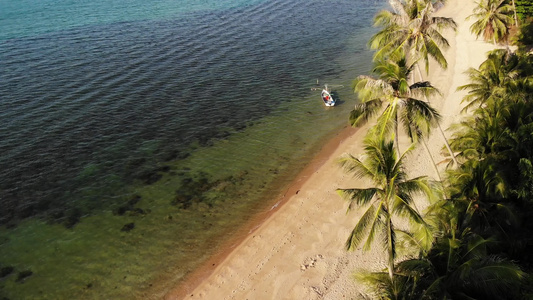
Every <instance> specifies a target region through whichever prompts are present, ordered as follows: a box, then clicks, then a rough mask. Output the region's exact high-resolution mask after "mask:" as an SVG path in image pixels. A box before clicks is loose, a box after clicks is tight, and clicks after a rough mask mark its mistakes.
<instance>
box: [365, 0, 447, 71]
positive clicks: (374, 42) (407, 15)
mask: <svg viewBox="0 0 533 300" xmlns="http://www.w3.org/2000/svg"><path fill="white" fill-rule="evenodd" d="M390 3H391V5H392V7H393V9H394V11H392V12H391V11H388V10H383V11H380V12H379V13H378V14H377V15H376V16H375V18H374V26H376V27H381V28H382V29H381V30H380V31H379V32H378V33H376V34H375V35H374V36H373V37H372V38H370V41H369V46H370V48H371V49H375V50H378V51H377V52H376V54H375V57H376V58H378V59H379V58H382V57H385V56H387V55H390V54H391V53H397V52H403V51H405V52H406V53H408V54H409V59H410V60H411V61H417V60H418V59H419V58H422V59H423V60H424V62H425V66H426V72H427V71H428V70H429V57H431V58H433V59H434V60H435V61H436V62H437V63H438V64H439V65H440V66H441V67H443V68H447V66H448V63H447V61H446V58H445V57H444V55H443V53H442V50H441V48H444V49H446V48H448V47H449V43H448V40H446V38H444V36H442V34H441V32H440V31H441V30H443V29H446V28H451V29H453V30H455V29H456V28H457V24H456V23H455V22H454V21H453V19H451V18H444V17H433V16H432V13H433V12H434V8H433V5H432V3H431V1H428V0H391V1H390Z"/></svg>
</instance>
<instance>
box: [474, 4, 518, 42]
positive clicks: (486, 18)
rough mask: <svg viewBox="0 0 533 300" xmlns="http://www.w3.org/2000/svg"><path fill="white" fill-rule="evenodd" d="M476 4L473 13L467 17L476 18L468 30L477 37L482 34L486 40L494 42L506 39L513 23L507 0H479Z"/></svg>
mask: <svg viewBox="0 0 533 300" xmlns="http://www.w3.org/2000/svg"><path fill="white" fill-rule="evenodd" d="M477 4H478V6H477V7H476V8H475V9H474V13H473V14H472V15H470V16H468V18H467V19H470V18H475V19H476V21H475V22H474V24H472V26H470V31H471V32H472V33H473V34H475V35H476V36H478V37H479V36H483V39H485V40H486V41H488V40H492V41H493V43H494V44H496V43H497V42H502V41H506V40H507V37H508V36H509V27H510V25H511V24H512V23H513V19H512V17H511V16H510V15H511V13H512V7H511V6H510V5H509V3H508V0H480V2H478V3H477Z"/></svg>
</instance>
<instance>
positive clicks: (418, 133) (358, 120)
mask: <svg viewBox="0 0 533 300" xmlns="http://www.w3.org/2000/svg"><path fill="white" fill-rule="evenodd" d="M412 71H413V65H407V61H406V59H405V57H404V56H403V57H400V58H399V59H398V60H397V61H394V60H386V61H385V60H378V61H377V62H376V66H375V67H374V70H373V72H374V73H375V74H377V75H378V78H373V77H370V76H363V75H362V76H359V77H358V78H357V79H356V80H355V82H354V90H355V92H356V93H358V95H359V99H361V101H362V102H361V103H359V104H357V105H356V106H355V109H354V110H353V111H352V112H351V114H350V123H351V125H352V126H354V127H358V126H361V125H363V124H364V123H366V122H368V120H369V119H370V118H372V117H374V116H376V115H378V114H379V113H380V112H381V114H380V117H379V118H378V120H377V124H376V126H375V128H374V129H373V130H372V131H370V132H369V134H374V135H377V136H379V137H380V138H386V137H388V135H390V134H393V135H394V137H395V138H396V146H397V147H398V141H397V138H398V126H399V124H401V125H402V127H403V130H404V131H405V132H406V133H407V135H408V137H409V138H410V139H411V142H415V141H418V140H419V138H421V137H423V136H427V135H428V134H429V132H430V129H431V127H433V126H435V125H436V124H438V122H439V119H440V115H439V114H438V113H437V111H436V110H435V109H434V108H432V107H431V105H430V104H429V103H427V102H425V101H422V100H419V99H417V98H416V97H417V96H422V95H424V96H426V95H433V94H436V93H438V90H437V89H436V88H434V87H433V86H432V85H431V83H429V82H427V81H424V82H416V83H414V84H411V85H409V83H408V80H409V76H410V74H411V73H412ZM383 107H385V108H383ZM424 145H425V143H424ZM426 148H427V147H426ZM426 150H427V151H428V154H429V150H428V149H426ZM398 152H399V149H398ZM429 157H430V158H431V160H432V162H433V158H432V157H431V154H429ZM433 165H434V167H435V171H436V174H437V176H438V177H439V178H440V175H439V172H438V170H437V169H436V166H435V163H434V162H433Z"/></svg>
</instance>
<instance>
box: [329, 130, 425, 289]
mask: <svg viewBox="0 0 533 300" xmlns="http://www.w3.org/2000/svg"><path fill="white" fill-rule="evenodd" d="M412 148H413V147H410V148H409V149H408V150H407V151H406V152H404V153H403V154H402V155H401V156H399V157H398V155H397V153H396V151H395V149H394V143H393V142H392V141H385V140H383V139H376V138H375V137H367V138H366V139H365V157H364V158H363V159H362V160H360V159H358V158H355V157H353V156H347V157H344V158H343V159H342V160H341V164H342V165H343V166H344V168H345V169H346V170H347V171H349V172H351V173H354V175H355V176H356V177H358V178H367V179H370V180H371V181H372V182H373V185H374V186H373V187H370V188H349V189H338V190H337V192H338V193H339V194H340V195H341V196H342V197H343V198H346V199H347V200H348V201H349V202H350V204H349V206H348V211H350V210H351V209H353V208H354V207H356V206H367V207H366V210H365V212H364V214H363V216H362V217H361V218H360V220H359V221H358V222H357V224H356V225H355V227H354V229H353V230H352V233H351V234H350V236H349V238H348V240H347V241H346V248H347V249H348V250H354V249H355V248H356V247H358V246H359V245H360V244H362V243H364V246H363V249H364V250H369V249H370V248H371V245H372V243H373V242H374V240H375V239H376V237H378V236H380V237H381V238H382V239H381V241H383V244H382V246H383V249H384V250H386V253H387V256H388V263H387V269H388V275H389V278H390V280H391V282H392V281H393V280H394V274H393V273H394V259H395V258H396V231H395V230H396V227H395V224H394V222H393V219H392V216H393V215H396V216H399V217H406V218H408V219H409V220H410V221H412V222H414V223H416V224H422V225H425V222H424V220H423V219H422V216H421V215H420V214H419V213H418V211H417V209H416V208H415V207H414V203H413V195H415V194H417V193H422V194H423V195H425V196H426V197H427V198H428V199H433V197H434V192H433V191H432V188H433V186H432V184H431V182H429V181H428V179H427V178H426V177H417V178H413V179H407V174H406V173H405V171H404V168H403V163H404V159H405V156H406V155H407V153H409V152H410V151H411V150H412ZM418 233H419V234H420V236H421V237H420V240H426V241H427V242H426V245H430V244H431V234H430V232H429V229H428V228H427V227H426V226H422V227H421V228H420V231H419V232H418Z"/></svg>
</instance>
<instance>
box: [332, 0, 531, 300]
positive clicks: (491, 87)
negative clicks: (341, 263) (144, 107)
mask: <svg viewBox="0 0 533 300" xmlns="http://www.w3.org/2000/svg"><path fill="white" fill-rule="evenodd" d="M433 2H434V1H433ZM524 3H527V4H529V3H530V1H518V0H517V1H516V6H517V9H516V10H517V11H519V9H521V8H523V7H526V5H525V4H524ZM391 4H392V6H393V11H384V12H380V13H379V14H378V15H377V16H376V18H375V20H376V25H377V26H379V27H380V28H381V30H380V31H379V32H378V33H377V34H376V35H375V36H374V37H373V38H372V39H371V41H370V46H371V47H372V48H374V49H375V50H377V51H376V56H375V63H376V67H375V69H374V73H375V74H376V75H377V76H378V78H372V77H369V76H360V77H359V78H358V79H356V81H355V84H354V88H355V91H356V92H357V93H358V94H359V96H360V99H361V104H358V105H356V107H355V109H354V111H353V112H352V114H351V116H350V121H351V123H352V125H354V126H359V125H360V124H361V123H363V122H366V121H367V120H369V119H370V118H371V117H373V116H378V117H377V123H376V125H375V126H374V127H372V129H370V130H369V134H368V137H367V138H366V140H365V153H364V156H362V157H361V158H359V159H358V158H355V157H351V156H349V157H346V158H344V159H343V160H342V162H343V165H344V166H345V167H346V169H347V170H348V171H349V172H353V173H355V175H357V176H359V177H365V178H368V179H371V182H373V186H372V187H370V188H365V189H361V188H351V189H340V190H339V194H340V195H341V196H343V197H344V198H346V199H348V200H349V201H350V208H354V207H355V206H361V207H364V209H365V213H364V214H363V216H362V217H361V219H360V220H359V221H358V222H357V224H356V225H355V227H354V230H353V231H352V234H351V235H350V236H349V239H348V241H347V243H346V246H347V249H355V248H357V247H358V246H359V245H360V244H363V245H364V247H363V249H370V247H371V246H372V245H373V243H374V242H375V241H381V244H382V246H383V250H384V251H385V253H386V255H387V258H388V260H387V261H388V263H387V267H386V269H385V270H383V271H381V272H366V273H365V272H363V273H359V274H358V275H357V278H358V280H360V281H362V282H364V283H366V284H368V285H369V290H370V291H372V292H371V293H370V294H369V296H371V297H372V298H374V299H525V298H528V299H529V298H531V297H533V285H532V280H531V276H530V275H531V273H532V272H533V255H531V254H530V253H531V249H532V247H533V56H531V55H529V54H527V53H526V52H525V51H524V49H529V47H526V46H527V45H525V44H524V41H525V40H526V39H524V38H518V39H517V40H518V49H519V50H517V51H516V52H512V51H511V50H509V49H501V50H494V51H492V52H490V53H489V54H488V56H487V59H486V61H485V62H484V63H483V64H482V65H481V66H480V67H479V68H478V69H469V70H468V71H467V74H468V75H469V77H470V82H469V83H467V84H465V85H463V86H461V87H459V89H463V90H465V91H467V96H466V97H465V98H464V99H463V104H464V109H463V113H464V118H463V121H462V122H461V123H460V124H456V125H455V126H454V128H453V129H454V132H455V133H454V135H453V137H452V139H451V142H450V146H451V148H452V150H453V154H451V156H452V157H453V158H455V159H456V161H457V162H458V163H457V164H454V165H451V166H449V168H448V169H447V174H446V176H445V177H443V180H441V181H440V182H432V181H430V180H429V179H428V178H427V177H418V178H413V179H408V174H406V173H405V170H404V168H403V167H402V166H403V163H404V159H405V156H406V155H408V154H409V151H411V149H412V147H416V146H417V145H418V144H420V143H421V144H424V142H425V137H427V135H428V133H429V130H430V128H431V127H433V126H434V125H436V124H438V121H439V114H438V112H437V111H435V110H434V109H433V108H432V107H431V105H430V104H429V102H426V101H423V100H420V99H419V97H417V96H424V97H426V96H427V97H430V96H431V93H432V92H433V93H434V92H435V91H436V90H435V88H434V87H433V86H432V85H431V83H429V82H427V81H424V80H422V78H420V79H421V80H420V81H415V80H414V78H413V77H414V76H412V72H411V71H412V70H413V66H414V65H415V64H416V63H417V62H418V63H420V62H425V60H427V58H428V57H436V58H437V59H438V61H439V60H440V61H439V65H440V66H441V67H446V63H445V62H446V60H445V58H444V56H442V55H441V54H442V53H441V51H440V49H439V47H446V46H447V45H448V43H447V41H446V40H445V39H444V38H443V37H442V36H441V35H440V33H439V31H440V30H441V29H442V28H443V26H444V25H445V26H447V27H448V28H452V29H454V28H455V23H454V22H453V21H452V20H449V19H443V18H435V17H432V16H431V14H432V13H433V7H434V6H433V4H432V1H429V0H392V1H391ZM487 7H493V8H494V9H486V8H487ZM496 11H497V13H495V12H496ZM513 14H514V9H513V3H512V2H511V0H509V1H507V0H503V1H502V0H482V1H480V2H479V6H478V8H477V9H476V11H474V12H473V14H472V16H471V17H472V18H475V20H476V21H475V22H476V23H475V24H476V25H473V26H472V27H471V31H472V33H474V34H476V35H478V36H482V37H483V38H484V39H485V40H486V41H488V42H494V43H500V44H501V43H505V42H506V41H508V37H509V28H510V27H512V26H513V25H515V24H514V22H515V20H514V18H513ZM487 18H494V22H493V21H490V22H487V21H486V20H487ZM521 23H522V24H521V27H520V28H521V29H522V30H526V29H527V28H531V24H530V23H528V21H526V19H525V18H523V17H522V16H521ZM419 24H426V25H425V26H422V27H417V26H419ZM494 24H497V26H495V27H491V26H493V25H494ZM489 27H490V28H489ZM424 31H426V33H428V34H429V33H431V34H432V35H433V37H438V38H433V39H432V38H430V37H429V35H428V36H426V37H423V38H422V39H424V41H425V42H426V45H430V46H429V47H420V46H418V47H417V44H416V43H410V42H408V41H409V39H408V37H409V34H410V33H413V32H416V34H417V36H418V37H420V36H423V35H424ZM517 36H519V37H520V36H521V35H520V32H519V33H518V34H517ZM522 36H524V35H522ZM399 37H400V38H399ZM430 41H431V42H430ZM417 42H419V41H417ZM433 55H435V56H433ZM385 57H387V58H385ZM425 66H426V70H427V68H428V66H429V65H428V64H427V63H426V64H425ZM420 76H422V75H421V74H420ZM400 124H401V125H402V128H403V129H404V131H405V132H406V134H407V136H408V137H409V138H410V139H411V141H412V142H413V144H412V146H411V148H409V149H408V150H407V151H406V152H404V154H402V155H400V154H399V153H400V152H399V151H398V150H399V149H398V144H397V134H398V130H397V128H398V125H400ZM393 145H396V146H395V147H394V146H393ZM397 149H398V150H397ZM416 194H419V195H423V197H424V198H425V199H427V200H428V209H427V210H426V211H425V212H419V211H417V209H416V206H414V205H412V204H413V197H414V196H415V195H416ZM402 218H403V219H406V220H407V221H409V224H411V226H409V228H407V229H406V228H400V227H398V226H397V224H396V222H397V221H398V220H400V219H402ZM402 249H409V250H408V251H403V252H402ZM413 249H416V250H415V251H413ZM400 253H401V255H400Z"/></svg>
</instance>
